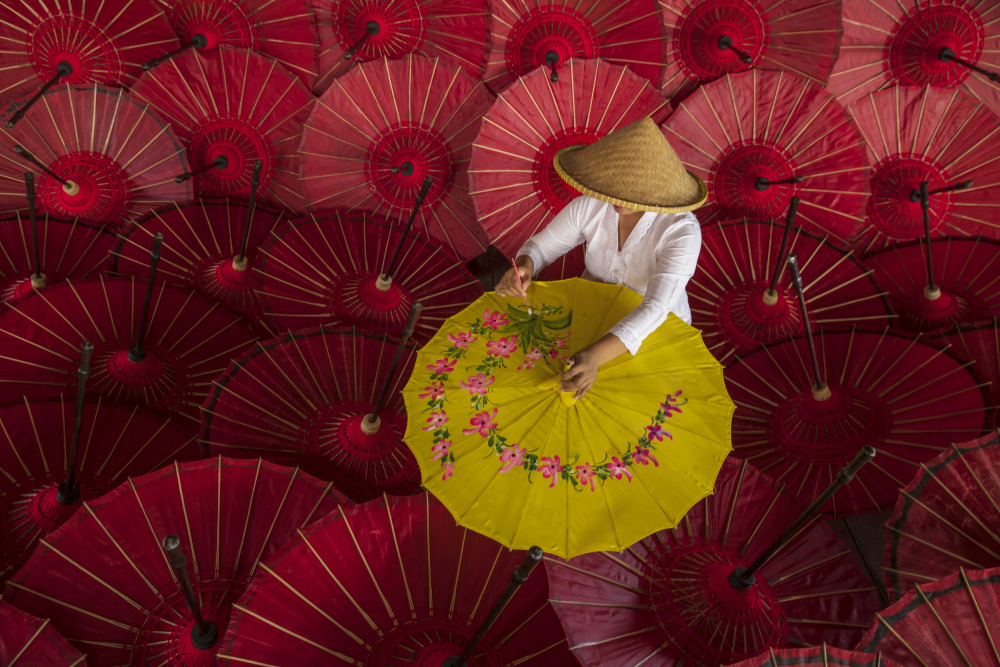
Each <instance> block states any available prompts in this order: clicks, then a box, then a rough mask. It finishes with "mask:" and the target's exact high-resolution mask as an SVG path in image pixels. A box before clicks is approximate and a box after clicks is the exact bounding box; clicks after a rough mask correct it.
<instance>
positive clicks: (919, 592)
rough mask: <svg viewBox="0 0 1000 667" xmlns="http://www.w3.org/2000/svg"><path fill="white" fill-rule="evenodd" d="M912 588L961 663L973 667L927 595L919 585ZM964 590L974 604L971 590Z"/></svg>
mask: <svg viewBox="0 0 1000 667" xmlns="http://www.w3.org/2000/svg"><path fill="white" fill-rule="evenodd" d="M963 584H966V586H967V582H963ZM913 588H914V590H916V592H917V595H918V596H920V599H921V600H923V602H924V604H925V605H926V606H927V608H928V609H929V610H930V612H931V613H932V614H933V615H934V620H936V621H937V623H938V625H939V626H940V627H941V629H942V630H944V633H945V634H946V635H947V636H948V640H949V641H950V642H951V644H952V646H954V647H955V650H956V651H958V654H959V655H960V656H961V657H962V661H963V662H964V663H965V664H966V665H967V667H973V664H972V663H971V662H970V661H969V659H968V658H967V657H966V656H965V652H964V651H963V650H962V647H961V646H960V645H959V643H958V642H957V641H956V640H955V635H954V634H952V631H951V628H949V627H948V624H947V623H945V622H944V619H943V618H941V615H940V614H939V613H938V611H937V609H935V608H934V604H933V603H932V602H931V601H930V599H928V597H927V595H926V594H925V593H924V591H923V590H922V589H921V588H920V586H919V585H918V586H914V587H913ZM966 590H967V591H968V592H969V596H970V597H971V598H972V599H973V602H975V599H976V598H975V596H974V595H972V589H971V588H968V587H967V588H966ZM983 627H984V628H985V627H986V626H985V625H984V626H983ZM988 634H989V633H988V631H987V635H988Z"/></svg>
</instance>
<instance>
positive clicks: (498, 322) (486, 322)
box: [483, 308, 510, 331]
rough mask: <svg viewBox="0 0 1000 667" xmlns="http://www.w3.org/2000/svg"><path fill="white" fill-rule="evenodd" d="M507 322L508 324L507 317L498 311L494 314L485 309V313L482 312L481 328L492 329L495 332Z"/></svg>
mask: <svg viewBox="0 0 1000 667" xmlns="http://www.w3.org/2000/svg"><path fill="white" fill-rule="evenodd" d="M508 322H510V320H509V319H507V316H506V315H504V314H502V313H500V312H499V311H497V312H495V313H491V312H490V309H489V308H487V309H486V310H485V311H483V326H484V327H489V328H490V329H493V330H494V331H496V330H497V327H502V326H503V325H505V324H507V323H508Z"/></svg>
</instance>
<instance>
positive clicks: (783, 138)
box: [663, 70, 869, 245]
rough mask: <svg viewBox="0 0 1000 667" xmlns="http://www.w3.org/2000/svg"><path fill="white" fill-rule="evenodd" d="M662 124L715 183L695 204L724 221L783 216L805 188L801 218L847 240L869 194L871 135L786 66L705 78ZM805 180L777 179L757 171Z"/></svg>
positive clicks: (691, 165) (704, 214)
mask: <svg viewBox="0 0 1000 667" xmlns="http://www.w3.org/2000/svg"><path fill="white" fill-rule="evenodd" d="M663 131H664V134H665V135H666V137H667V139H668V140H669V141H670V143H671V145H672V146H673V147H674V149H675V150H676V151H677V154H678V155H679V156H680V158H681V161H682V162H684V164H685V166H686V167H687V168H688V169H689V170H691V171H692V172H694V173H695V174H697V175H698V176H700V177H701V178H702V179H704V181H705V183H706V185H708V203H707V204H706V205H705V206H704V207H703V208H700V209H698V210H697V211H696V212H695V215H697V216H698V220H700V221H701V223H702V226H703V227H708V226H710V225H711V224H714V223H716V222H721V221H722V220H729V219H732V218H743V217H746V218H749V219H750V220H768V219H779V220H780V219H784V217H785V215H786V213H787V212H788V205H789V200H790V199H791V198H792V196H797V197H800V198H801V200H802V203H801V204H800V205H799V208H798V217H797V218H796V224H798V225H800V226H802V227H804V228H805V229H806V230H808V231H810V232H812V233H814V234H819V235H824V236H830V237H832V240H833V241H834V242H836V243H839V244H842V245H843V244H846V243H847V241H848V240H849V239H850V238H851V236H852V235H853V232H854V228H855V225H856V223H857V220H858V219H859V218H860V217H861V216H862V215H863V213H864V210H865V203H866V202H867V200H868V196H867V193H868V190H867V188H868V177H869V174H868V168H867V164H868V163H867V160H866V155H865V146H864V142H863V141H862V140H861V135H860V134H859V133H858V129H857V127H856V126H855V124H854V121H853V120H852V119H851V117H850V115H849V114H848V113H847V111H846V110H844V109H842V108H841V107H840V106H839V105H838V104H837V102H836V101H835V100H834V99H833V98H832V97H831V96H830V95H829V94H828V93H827V92H826V91H825V90H823V88H821V87H820V86H818V85H816V84H815V83H813V82H811V81H809V80H807V79H803V78H801V77H797V76H794V75H790V74H787V73H785V72H781V73H777V72H763V71H757V70H754V71H751V72H742V73H739V74H727V75H726V76H725V77H724V78H722V79H719V80H717V81H714V82H712V83H707V84H705V85H704V86H701V87H700V88H699V89H698V90H697V91H696V92H695V93H694V94H692V95H691V96H690V97H688V98H687V99H686V100H685V101H684V102H682V103H681V105H680V106H679V107H678V108H677V110H676V111H675V112H674V114H673V115H672V116H671V117H670V118H668V119H667V122H666V123H664V125H663ZM792 176H802V177H804V179H805V180H804V181H803V182H802V183H799V184H790V185H789V184H786V185H772V186H770V187H769V188H768V189H767V190H765V191H763V192H761V191H759V190H757V189H756V187H755V184H756V182H757V179H758V178H760V177H763V178H767V179H768V180H771V181H780V180H785V179H787V178H790V177H792Z"/></svg>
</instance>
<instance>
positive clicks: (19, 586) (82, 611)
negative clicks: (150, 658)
mask: <svg viewBox="0 0 1000 667" xmlns="http://www.w3.org/2000/svg"><path fill="white" fill-rule="evenodd" d="M43 544H47V543H43ZM7 585H8V586H10V587H11V588H16V589H17V590H19V591H26V592H28V593H31V594H32V595H37V596H38V597H40V598H42V599H43V600H47V601H49V602H52V603H55V604H57V605H59V606H61V607H65V608H66V609H71V610H73V611H75V612H77V613H80V614H84V615H85V616H89V617H91V618H96V619H97V620H99V621H104V622H105V623H107V624H108V625H113V626H114V627H116V628H119V629H121V630H129V629H130V626H129V625H128V624H126V623H122V622H120V621H115V620H112V619H110V618H107V617H106V616H101V615H100V614H96V613H94V612H92V611H88V610H87V609H84V608H83V607H77V606H75V605H71V604H69V603H68V602H66V601H64V600H60V599H59V598H54V597H50V596H48V595H45V594H44V593H40V592H38V591H36V590H34V589H32V588H28V587H27V586H23V585H22V584H19V583H17V582H15V581H8V582H7Z"/></svg>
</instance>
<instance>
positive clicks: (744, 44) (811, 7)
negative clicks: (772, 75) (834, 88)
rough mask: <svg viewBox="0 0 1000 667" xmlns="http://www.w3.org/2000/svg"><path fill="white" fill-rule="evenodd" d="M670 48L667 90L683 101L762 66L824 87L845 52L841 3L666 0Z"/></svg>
mask: <svg viewBox="0 0 1000 667" xmlns="http://www.w3.org/2000/svg"><path fill="white" fill-rule="evenodd" d="M660 6H661V7H662V8H663V24H664V27H665V28H666V38H665V39H666V40H667V43H668V44H669V45H670V46H669V49H670V50H669V51H668V53H667V62H668V65H667V67H666V70H665V71H664V74H663V86H662V88H663V94H664V95H666V96H667V97H668V98H671V99H672V100H674V102H675V103H676V102H679V101H681V100H682V99H684V98H685V97H687V96H688V95H689V94H690V93H691V92H692V91H694V89H695V88H697V87H698V86H699V85H700V84H702V83H706V82H708V81H712V80H714V79H717V78H719V77H720V76H722V75H724V74H729V73H731V72H738V71H740V70H745V69H749V68H751V67H756V68H759V69H778V70H786V71H788V72H791V73H792V74H797V75H799V76H804V77H806V78H807V79H811V80H812V81H814V82H815V83H817V84H819V85H821V86H822V85H826V81H827V79H828V78H829V76H830V71H831V70H832V69H833V63H834V62H835V61H836V60H837V57H838V55H839V52H840V33H841V30H842V27H841V21H840V1H839V0H838V1H837V2H827V1H826V0H790V1H785V2H772V3H770V4H768V5H767V6H764V4H763V3H760V4H758V3H752V2H743V1H742V0H728V1H726V2H719V1H718V0H695V2H687V1H686V0H663V1H661V2H660Z"/></svg>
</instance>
